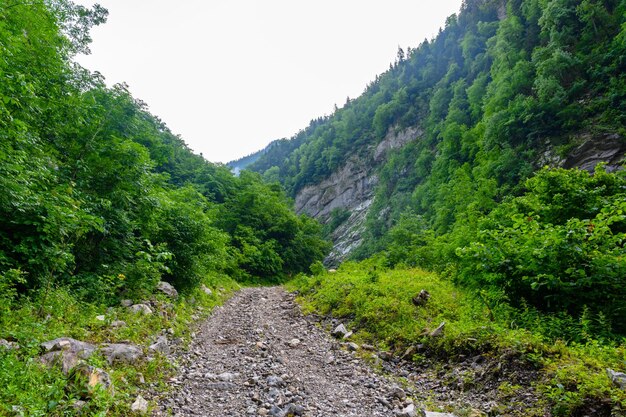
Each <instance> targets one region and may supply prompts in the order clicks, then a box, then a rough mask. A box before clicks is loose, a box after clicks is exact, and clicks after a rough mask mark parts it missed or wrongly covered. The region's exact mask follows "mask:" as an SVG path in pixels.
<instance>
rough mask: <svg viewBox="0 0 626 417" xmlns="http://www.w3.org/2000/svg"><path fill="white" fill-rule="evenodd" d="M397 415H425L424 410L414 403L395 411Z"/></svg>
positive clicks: (400, 416) (401, 416)
mask: <svg viewBox="0 0 626 417" xmlns="http://www.w3.org/2000/svg"><path fill="white" fill-rule="evenodd" d="M394 414H395V416H396V417H417V416H420V417H423V416H424V415H425V413H424V410H421V409H416V408H415V405H414V404H409V405H407V406H406V407H404V408H403V409H402V410H396V411H395V413H394Z"/></svg>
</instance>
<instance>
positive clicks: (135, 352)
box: [101, 343, 143, 365]
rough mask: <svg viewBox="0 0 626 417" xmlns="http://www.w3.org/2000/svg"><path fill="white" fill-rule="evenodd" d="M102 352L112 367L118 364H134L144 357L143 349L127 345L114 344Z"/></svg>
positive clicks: (104, 348)
mask: <svg viewBox="0 0 626 417" xmlns="http://www.w3.org/2000/svg"><path fill="white" fill-rule="evenodd" d="M101 351H102V354H103V355H104V357H105V358H106V360H107V361H108V362H109V364H110V365H113V364H114V363H117V362H121V363H129V364H133V363H136V362H137V361H138V360H139V359H141V358H142V357H143V352H142V350H141V348H139V347H138V346H135V345H131V344H126V343H112V344H110V345H107V346H105V347H103V348H102V349H101Z"/></svg>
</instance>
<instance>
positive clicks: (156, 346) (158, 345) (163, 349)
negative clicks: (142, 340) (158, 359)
mask: <svg viewBox="0 0 626 417" xmlns="http://www.w3.org/2000/svg"><path fill="white" fill-rule="evenodd" d="M148 349H150V350H151V351H153V352H159V353H163V354H164V355H167V354H168V353H170V346H169V344H168V343H167V337H165V336H159V337H158V338H157V340H156V342H154V343H153V344H151V345H150V347H149V348H148Z"/></svg>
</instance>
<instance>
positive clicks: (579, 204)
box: [457, 168, 626, 335]
mask: <svg viewBox="0 0 626 417" xmlns="http://www.w3.org/2000/svg"><path fill="white" fill-rule="evenodd" d="M526 187H527V191H526V193H525V194H524V195H522V196H520V197H517V198H512V199H509V200H507V201H505V202H503V203H502V204H500V205H499V206H498V207H497V208H496V209H495V210H494V211H493V212H492V213H491V214H490V215H489V216H488V217H487V218H485V219H484V220H483V221H482V223H481V224H480V226H479V232H478V235H477V239H476V241H475V242H473V243H471V244H470V245H468V246H465V247H463V248H460V249H459V250H458V251H457V255H458V256H459V258H460V261H459V278H460V280H461V281H462V282H463V283H465V284H467V285H470V286H473V287H476V288H498V289H501V290H503V291H504V292H505V293H506V294H507V295H508V297H509V299H510V300H511V302H513V303H514V304H516V305H518V306H520V305H521V303H522V302H523V301H525V302H528V303H530V304H531V305H532V306H534V307H536V308H538V309H540V310H543V311H547V312H559V311H565V312H567V313H569V314H571V315H573V316H579V315H581V314H582V313H583V312H584V311H587V310H589V311H591V312H592V313H594V314H599V315H601V316H602V317H603V318H604V320H605V323H606V325H607V327H608V328H607V329H605V331H606V330H609V331H610V330H613V331H614V332H616V333H617V334H622V335H623V334H626V323H625V322H624V320H623V317H624V314H626V248H625V247H624V242H625V238H626V234H625V232H626V176H625V175H624V173H622V172H617V173H607V172H605V171H604V170H603V169H601V168H599V169H597V170H596V173H595V175H590V174H589V173H587V172H585V171H580V170H563V169H558V170H548V169H544V170H542V171H540V172H539V173H538V174H537V175H536V176H534V177H533V178H531V179H529V180H528V181H527V182H526Z"/></svg>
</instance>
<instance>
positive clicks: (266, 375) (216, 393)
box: [154, 287, 444, 417]
mask: <svg viewBox="0 0 626 417" xmlns="http://www.w3.org/2000/svg"><path fill="white" fill-rule="evenodd" d="M358 348H359V347H358V346H356V345H355V344H354V343H349V342H347V339H346V340H343V339H333V337H331V336H330V335H328V333H327V332H325V331H324V330H322V329H321V328H320V327H319V326H316V325H315V324H314V323H313V321H309V319H307V318H305V317H304V316H303V315H302V314H301V312H300V309H299V307H298V306H297V305H296V304H295V303H294V297H293V295H292V294H289V293H287V292H285V290H284V289H282V288H281V287H265V288H246V289H243V290H241V291H240V292H238V293H237V294H235V295H234V296H233V297H232V298H231V299H230V300H229V301H227V302H226V304H225V305H223V306H222V307H218V308H216V309H215V311H214V312H213V314H212V315H211V317H210V318H209V319H208V320H207V321H206V322H205V323H203V324H202V326H201V328H200V329H199V331H198V332H197V334H196V337H195V339H194V341H193V342H192V345H191V348H190V350H189V351H188V352H187V353H184V354H182V357H181V358H180V362H181V369H180V372H179V374H178V376H177V377H176V378H174V379H173V380H172V383H173V385H174V386H175V389H174V390H173V391H172V392H171V393H170V394H169V395H170V396H168V397H165V398H162V399H161V400H160V401H159V406H158V407H157V410H156V411H155V413H154V415H157V416H166V415H174V416H215V417H217V416H281V417H286V416H311V417H318V416H319V417H322V416H324V417H326V416H328V417H331V416H333V417H342V416H343V417H348V416H351V417H352V416H353V417H357V416H358V417H377V416H407V417H408V416H421V415H423V413H422V410H421V409H420V408H419V407H418V406H417V405H414V404H413V401H412V400H411V399H410V398H409V396H410V392H405V390H403V389H402V388H400V387H399V386H398V385H397V384H396V383H395V382H394V381H392V380H390V379H387V378H386V377H384V376H381V375H379V374H378V373H376V372H374V371H373V370H372V369H370V368H369V367H368V366H367V365H366V364H365V363H364V362H363V361H362V360H361V359H359V358H357V356H356V352H355V350H356V349H358ZM407 394H409V396H407ZM429 414H431V415H433V416H435V415H444V414H439V413H429Z"/></svg>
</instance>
